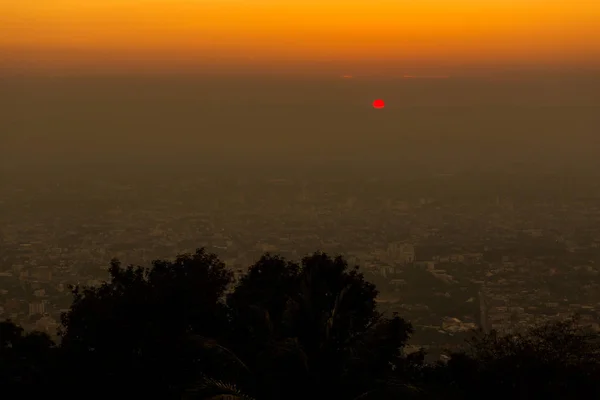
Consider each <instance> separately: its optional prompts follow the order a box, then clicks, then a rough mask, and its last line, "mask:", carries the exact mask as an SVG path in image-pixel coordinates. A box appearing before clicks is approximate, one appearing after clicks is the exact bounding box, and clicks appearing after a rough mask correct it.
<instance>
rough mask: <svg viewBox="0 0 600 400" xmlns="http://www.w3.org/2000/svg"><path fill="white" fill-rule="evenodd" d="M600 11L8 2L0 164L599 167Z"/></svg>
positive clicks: (505, 5) (1, 10) (384, 0)
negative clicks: (377, 104)
mask: <svg viewBox="0 0 600 400" xmlns="http://www.w3.org/2000/svg"><path fill="white" fill-rule="evenodd" d="M597 21H600V1H598V0H479V1H475V0H411V1H408V0H368V1H367V0H363V1H356V0H346V1H341V0H318V1H317V0H285V1H281V0H279V1H275V0H0V121H2V123H1V125H2V129H0V172H2V170H1V167H2V166H3V165H8V164H10V165H20V166H21V167H23V168H25V167H27V168H34V169H36V168H39V167H36V165H39V164H40V163H42V164H44V165H50V164H62V163H68V164H69V165H77V168H80V166H81V165H82V164H83V163H92V164H94V163H96V162H98V163H103V165H104V166H105V167H106V166H107V165H113V164H114V163H116V164H118V163H117V161H118V162H126V163H130V164H132V165H138V164H143V165H148V164H160V163H163V162H167V160H171V161H169V162H174V163H178V162H183V163H187V162H200V163H202V161H203V160H212V161H211V162H214V163H217V164H218V165H220V166H221V167H223V168H225V167H226V166H231V165H234V164H236V163H238V164H240V165H242V164H243V165H245V167H244V168H246V167H247V166H248V165H255V164H261V163H263V164H269V165H275V164H277V165H284V164H285V165H288V166H290V165H292V166H296V165H297V166H302V165H313V164H315V163H316V164H319V163H329V164H328V165H330V166H332V165H334V164H335V165H344V168H348V171H350V170H356V168H366V169H369V168H372V167H373V168H374V166H377V165H379V167H378V168H383V170H384V171H388V172H389V173H392V172H394V171H395V172H394V173H396V172H398V173H399V172H401V171H405V172H406V171H409V172H410V171H420V170H428V169H436V170H446V169H467V170H469V169H470V170H479V169H485V168H492V169H493V168H509V167H510V166H511V165H513V164H514V165H527V167H523V168H534V167H535V166H538V167H539V168H542V167H544V168H546V167H553V168H566V167H569V168H570V167H572V166H575V167H578V166H585V168H588V169H589V170H597V169H598V163H599V162H600V159H599V158H598V156H597V154H598V151H597V149H598V148H600V136H598V132H600V113H599V112H598V108H599V107H600V25H598V24H595V22H597ZM595 25H598V26H595ZM500 70H502V72H501V73H499V72H498V71H500ZM6 72H9V73H6ZM14 72H17V74H16V75H15V74H14ZM46 72H51V73H50V74H46ZM109 72H110V73H109ZM146 72H148V73H146ZM158 72H161V73H158ZM162 72H165V73H162ZM172 72H173V73H172ZM182 72H191V74H187V73H185V74H184V73H182ZM204 72H208V73H210V74H209V75H203V74H202V73H204ZM215 73H218V74H217V75H221V76H215V75H214V74H215ZM247 73H248V74H250V75H246V74H247ZM288 73H292V75H293V76H291V75H290V74H288ZM279 74H281V76H278V75H279ZM300 74H301V75H305V76H307V77H308V78H307V79H305V77H299V75H300ZM344 75H347V76H352V78H351V79H346V78H342V77H343V76H344ZM432 76H434V77H436V79H431V77H432ZM411 77H417V78H422V79H412V78H411ZM439 77H445V79H437V78H439ZM377 98H382V99H384V100H385V102H386V106H385V108H384V109H381V110H374V109H373V107H372V102H373V100H374V99H377ZM116 164H115V165H116ZM94 165H95V164H94ZM161 165H162V164H161ZM21 167H19V168H21ZM221 167H219V168H221ZM538 167H535V168H538ZM103 168H104V167H103ZM114 168H116V169H117V170H118V168H119V167H114ZM277 168H279V167H277ZM352 168H353V169H352ZM275 170H277V169H275ZM390 171H391V172H390ZM388 172H386V173H388Z"/></svg>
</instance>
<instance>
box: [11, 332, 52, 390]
mask: <svg viewBox="0 0 600 400" xmlns="http://www.w3.org/2000/svg"><path fill="white" fill-rule="evenodd" d="M56 365H57V358H56V348H55V345H54V342H53V341H52V339H50V337H49V336H48V335H46V334H45V333H42V332H31V333H28V334H25V333H24V331H23V329H22V328H21V327H19V326H17V325H15V324H14V323H13V322H12V321H10V320H8V321H3V322H0V388H1V389H2V392H3V393H10V392H13V393H19V394H20V395H21V396H23V395H39V394H42V393H44V392H46V391H49V390H51V389H52V388H53V387H54V386H53V385H54V378H56V376H55V374H54V367H55V366H56Z"/></svg>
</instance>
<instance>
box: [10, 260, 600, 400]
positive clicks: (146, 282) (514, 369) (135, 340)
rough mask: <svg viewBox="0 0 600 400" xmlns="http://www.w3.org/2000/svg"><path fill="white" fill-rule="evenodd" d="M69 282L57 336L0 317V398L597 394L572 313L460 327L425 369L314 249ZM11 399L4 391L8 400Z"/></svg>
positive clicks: (260, 399) (593, 358)
mask: <svg viewBox="0 0 600 400" xmlns="http://www.w3.org/2000/svg"><path fill="white" fill-rule="evenodd" d="M109 272H110V279H109V281H108V282H106V283H104V284H102V285H101V286H98V287H75V288H73V289H72V290H73V303H72V305H71V307H70V309H69V311H68V312H67V313H65V314H64V315H63V318H62V323H61V327H60V332H59V336H60V339H61V340H60V343H59V344H55V343H53V341H52V340H51V339H50V337H48V336H47V335H46V334H43V333H39V332H33V333H29V334H25V333H24V332H23V330H22V329H21V328H19V327H17V326H15V325H14V324H13V323H12V322H10V321H5V322H2V323H0V386H1V387H0V389H1V390H2V391H1V393H2V395H6V397H7V398H33V397H32V396H46V397H52V396H57V397H58V396H60V397H61V398H63V399H64V398H69V399H70V398H77V399H82V398H83V399H85V398H115V399H121V398H162V399H181V398H189V399H256V400H275V399H286V400H296V399H298V400H300V399H317V398H319V399H320V398H323V399H342V400H345V399H347V400H352V399H406V398H410V399H475V398H477V399H480V398H487V399H579V398H600V340H599V336H598V334H597V333H594V332H592V331H591V330H588V329H586V328H585V327H581V326H580V325H579V324H578V323H577V319H576V318H574V319H571V320H566V321H563V322H558V323H553V324H547V325H543V326H540V327H537V328H534V329H532V330H530V331H529V332H526V333H523V334H513V335H510V336H499V335H497V334H496V333H494V332H492V333H490V334H487V335H483V334H481V333H479V332H473V340H471V341H469V342H468V343H466V346H465V348H464V350H463V351H459V352H455V353H453V354H451V355H450V357H449V360H448V361H445V362H437V363H426V362H425V353H424V351H419V352H416V353H411V354H407V353H406V352H405V351H404V348H405V345H406V343H407V340H408V339H409V338H410V335H411V334H412V332H413V329H412V327H411V325H410V323H409V322H407V321H405V320H404V319H402V318H401V317H400V316H398V315H392V316H384V315H382V314H381V313H380V312H379V311H378V309H377V307H376V301H375V300H376V297H377V294H378V292H377V290H376V288H375V286H374V285H373V284H371V283H369V282H367V281H366V280H365V279H364V277H363V275H362V274H361V273H360V272H359V270H358V267H349V266H348V264H347V263H346V261H345V260H344V259H343V258H341V257H337V258H331V257H329V256H328V255H326V254H323V253H315V254H313V255H312V256H309V257H306V258H304V259H303V260H302V261H301V262H300V263H294V262H290V261H287V260H284V259H282V258H281V257H278V256H273V255H269V254H266V255H264V256H263V257H262V258H261V259H260V260H258V261H257V262H256V263H255V264H254V265H253V266H251V267H250V268H249V269H248V271H247V273H246V274H245V275H244V276H242V278H241V279H239V280H238V281H237V282H234V278H233V274H232V272H230V271H229V270H228V269H227V268H226V267H225V265H224V264H223V263H222V262H221V261H220V260H219V258H218V257H217V256H216V255H214V254H209V253H207V252H205V251H204V250H203V249H199V250H197V251H196V252H195V253H194V254H186V255H180V256H177V257H176V259H175V260H173V261H165V260H157V261H154V262H153V263H152V266H151V267H149V268H145V267H140V266H128V267H122V266H121V265H120V263H119V262H118V261H117V260H114V261H113V262H112V263H111V266H110V268H109ZM17 396H18V397H17Z"/></svg>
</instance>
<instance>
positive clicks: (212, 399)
mask: <svg viewBox="0 0 600 400" xmlns="http://www.w3.org/2000/svg"><path fill="white" fill-rule="evenodd" d="M184 398H185V399H199V400H254V398H253V397H251V396H248V395H247V394H245V393H243V392H242V391H241V390H240V389H238V387H237V386H236V385H235V384H233V383H230V382H225V381H222V380H219V379H213V378H208V377H204V378H202V379H201V380H200V382H199V383H198V384H197V385H195V386H193V387H191V388H189V389H188V390H187V391H186V393H185V396H184Z"/></svg>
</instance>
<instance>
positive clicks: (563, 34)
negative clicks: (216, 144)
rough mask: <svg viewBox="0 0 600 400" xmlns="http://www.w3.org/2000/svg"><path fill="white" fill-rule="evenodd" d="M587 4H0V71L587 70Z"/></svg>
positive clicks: (594, 32) (595, 44) (590, 20)
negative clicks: (1, 69) (465, 68)
mask: <svg viewBox="0 0 600 400" xmlns="http://www.w3.org/2000/svg"><path fill="white" fill-rule="evenodd" d="M599 20H600V2H598V1H596V0H360V1H358V0H286V1H280V0H85V1H82V0H19V1H15V0H0V67H2V68H4V69H8V70H11V69H15V68H17V69H20V70H24V69H30V70H38V71H40V70H51V69H63V70H69V71H78V70H79V71H86V70H87V71H90V70H94V71H97V70H117V71H119V70H123V71H125V70H138V71H141V70H145V71H148V70H149V71H155V70H156V71H170V70H192V71H225V70H230V71H233V72H241V73H243V72H246V71H254V70H262V71H268V72H277V71H287V70H293V69H294V68H296V69H298V68H300V69H302V71H305V72H308V73H310V72H311V71H320V70H323V69H327V70H328V71H329V70H331V71H333V70H335V71H341V73H350V74H351V73H353V72H355V71H366V72H373V71H375V70H376V69H377V68H379V69H381V68H383V67H386V68H405V69H411V68H413V69H414V68H419V67H422V68H424V67H427V68H433V67H435V68H438V70H439V71H437V72H443V70H444V68H451V67H457V66H469V65H471V66H502V65H520V66H541V67H564V66H569V67H596V66H598V65H600V26H598V24H597V23H595V22H597V21H599Z"/></svg>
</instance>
